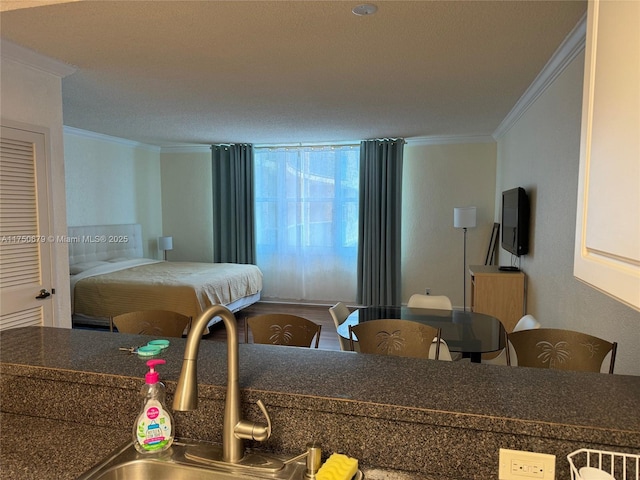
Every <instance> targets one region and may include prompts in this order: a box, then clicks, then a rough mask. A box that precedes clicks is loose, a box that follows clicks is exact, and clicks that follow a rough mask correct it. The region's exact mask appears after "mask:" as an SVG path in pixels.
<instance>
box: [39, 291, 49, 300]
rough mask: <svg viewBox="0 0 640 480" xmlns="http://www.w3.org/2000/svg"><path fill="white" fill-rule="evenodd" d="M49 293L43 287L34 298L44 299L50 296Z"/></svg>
mask: <svg viewBox="0 0 640 480" xmlns="http://www.w3.org/2000/svg"><path fill="white" fill-rule="evenodd" d="M50 296H51V294H50V293H49V292H47V290H46V289H45V288H43V289H42V290H40V293H39V294H38V295H36V300H44V299H45V298H47V297H50Z"/></svg>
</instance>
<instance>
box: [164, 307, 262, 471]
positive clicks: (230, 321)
mask: <svg viewBox="0 0 640 480" xmlns="http://www.w3.org/2000/svg"><path fill="white" fill-rule="evenodd" d="M214 317H221V318H222V321H223V322H224V326H225V329H226V330H227V358H228V361H227V363H228V365H227V377H228V379H227V395H226V399H225V406H224V423H223V426H222V461H223V462H226V463H232V464H238V463H240V462H241V461H242V459H243V457H244V456H245V450H244V442H243V439H246V440H257V441H261V442H263V441H265V440H267V439H268V438H269V437H270V436H271V419H270V418H269V414H268V413H267V409H266V408H265V406H264V404H263V403H262V401H261V400H258V402H257V404H258V407H260V410H261V411H262V413H263V415H264V416H265V418H266V421H267V424H266V425H264V424H261V423H255V422H249V421H247V420H242V419H241V417H240V386H239V383H238V378H239V370H240V368H239V364H238V326H237V324H236V318H235V317H234V315H233V313H231V311H229V309H227V308H226V307H224V306H222V305H214V306H212V307H209V308H208V309H207V310H205V311H204V312H203V313H202V314H201V315H200V316H199V317H198V318H197V319H196V320H195V322H193V324H192V325H191V329H190V330H189V335H188V337H187V345H186V347H185V350H184V359H183V361H182V371H181V372H180V378H179V379H178V386H177V388H176V393H175V397H174V400H173V409H174V410H178V411H188V410H195V409H196V408H197V407H198V379H197V358H198V348H199V346H200V339H201V338H202V335H203V334H204V332H205V329H206V327H207V324H208V323H209V321H210V320H211V319H213V318H214Z"/></svg>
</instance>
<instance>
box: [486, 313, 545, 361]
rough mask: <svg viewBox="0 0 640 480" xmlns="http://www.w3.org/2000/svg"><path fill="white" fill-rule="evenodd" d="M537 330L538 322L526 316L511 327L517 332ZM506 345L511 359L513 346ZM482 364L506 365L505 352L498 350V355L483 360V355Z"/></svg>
mask: <svg viewBox="0 0 640 480" xmlns="http://www.w3.org/2000/svg"><path fill="white" fill-rule="evenodd" d="M537 328H540V322H539V321H537V320H536V319H535V317H534V316H533V315H529V314H527V315H525V316H523V317H522V318H521V319H520V320H518V323H516V326H515V327H513V331H514V332H519V331H521V330H535V329H537ZM506 345H508V346H509V348H510V349H511V351H510V353H511V357H512V358H514V355H515V353H514V352H513V346H511V345H510V344H508V343H507V344H506ZM482 363H486V364H487V365H506V364H507V352H506V350H505V349H504V348H503V349H502V350H500V353H499V354H498V355H496V356H493V357H487V358H485V355H483V356H482Z"/></svg>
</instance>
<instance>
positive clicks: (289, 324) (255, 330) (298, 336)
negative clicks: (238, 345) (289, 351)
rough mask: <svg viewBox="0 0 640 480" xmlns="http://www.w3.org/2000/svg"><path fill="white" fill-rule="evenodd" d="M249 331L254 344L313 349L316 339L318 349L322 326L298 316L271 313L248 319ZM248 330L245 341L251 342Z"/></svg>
mask: <svg viewBox="0 0 640 480" xmlns="http://www.w3.org/2000/svg"><path fill="white" fill-rule="evenodd" d="M247 329H248V330H251V335H252V336H253V343H262V344H267V345H286V346H290V347H311V343H312V341H313V338H314V337H315V339H316V341H315V345H314V348H318V344H319V343H320V330H321V329H322V325H319V324H317V323H315V322H312V321H311V320H308V319H306V318H303V317H299V316H297V315H291V314H285V313H269V314H266V315H256V316H255V317H251V318H247ZM248 330H247V331H245V341H248V340H249V332H248Z"/></svg>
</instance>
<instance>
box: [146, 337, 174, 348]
mask: <svg viewBox="0 0 640 480" xmlns="http://www.w3.org/2000/svg"><path fill="white" fill-rule="evenodd" d="M147 345H148V346H150V347H160V348H161V349H162V350H164V349H165V348H169V340H165V339H162V338H159V339H158V340H151V341H150V342H149V343H147Z"/></svg>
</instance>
